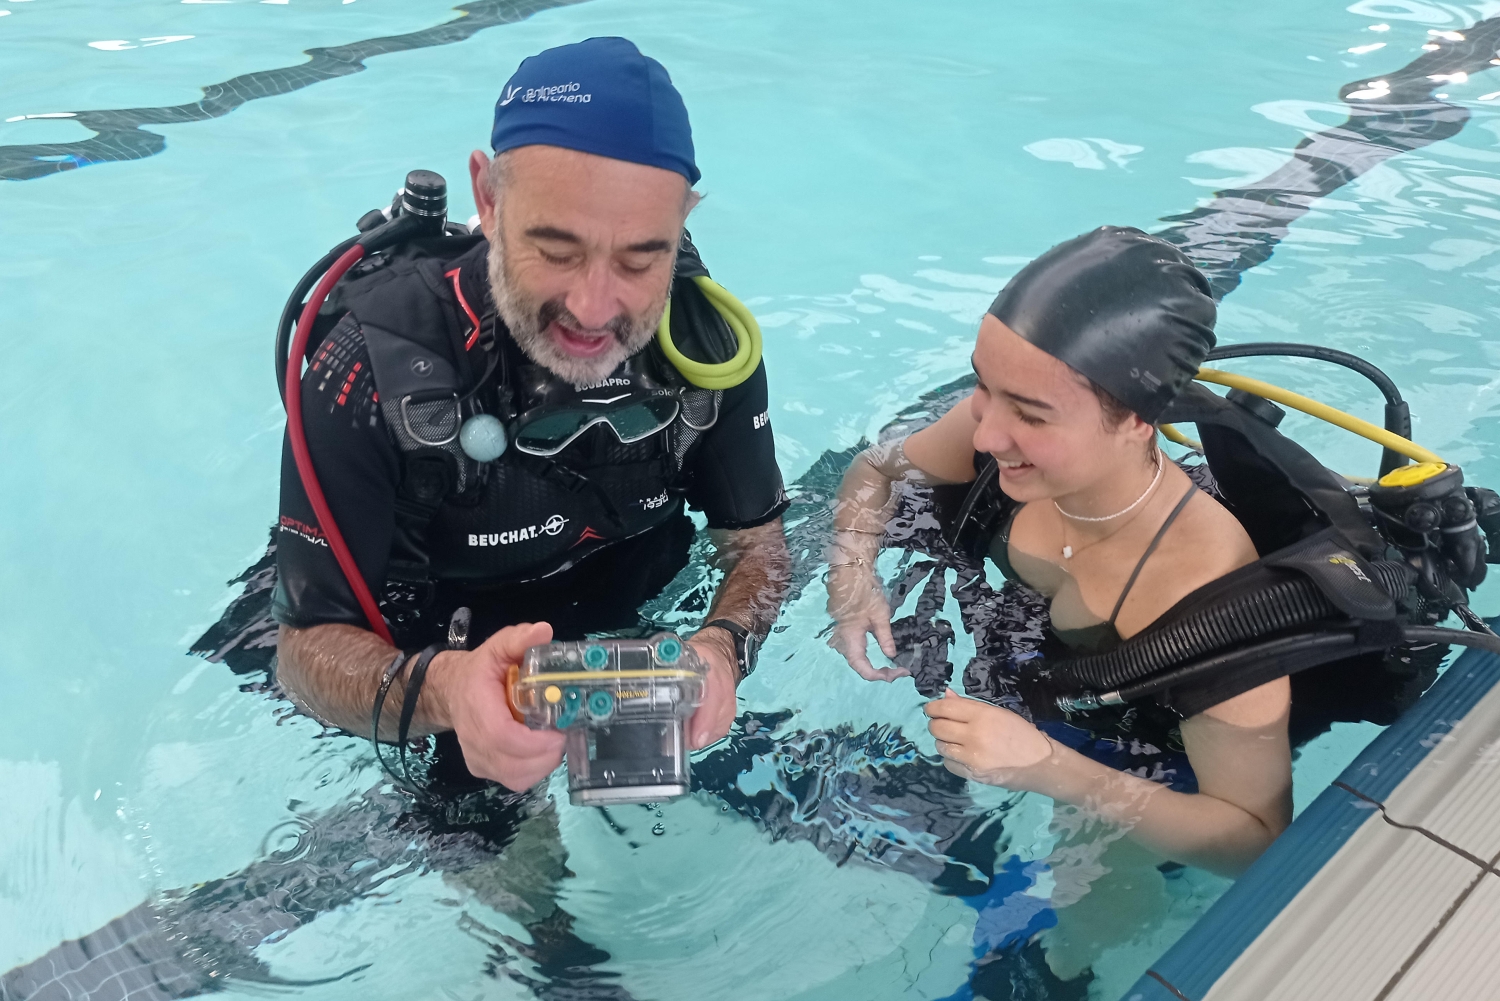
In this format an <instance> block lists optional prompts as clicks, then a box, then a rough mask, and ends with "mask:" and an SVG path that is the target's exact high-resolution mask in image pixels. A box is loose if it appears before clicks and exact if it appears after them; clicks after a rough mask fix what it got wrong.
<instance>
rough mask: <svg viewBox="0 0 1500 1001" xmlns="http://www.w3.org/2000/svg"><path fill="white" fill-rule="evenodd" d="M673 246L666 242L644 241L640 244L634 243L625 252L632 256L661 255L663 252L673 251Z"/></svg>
mask: <svg viewBox="0 0 1500 1001" xmlns="http://www.w3.org/2000/svg"><path fill="white" fill-rule="evenodd" d="M671 249H672V244H671V243H669V242H667V241H666V240H644V241H642V242H640V243H632V244H631V245H630V246H628V247H626V248H625V250H626V251H627V252H628V253H632V254H659V253H661V252H662V251H663V250H671Z"/></svg>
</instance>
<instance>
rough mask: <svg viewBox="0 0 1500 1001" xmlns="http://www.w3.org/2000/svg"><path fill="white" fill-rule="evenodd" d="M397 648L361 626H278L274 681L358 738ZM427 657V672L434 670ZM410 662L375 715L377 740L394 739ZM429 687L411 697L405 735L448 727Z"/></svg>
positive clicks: (308, 709) (364, 730)
mask: <svg viewBox="0 0 1500 1001" xmlns="http://www.w3.org/2000/svg"><path fill="white" fill-rule="evenodd" d="M396 654H397V650H396V648H395V647H393V646H391V645H390V644H388V643H386V642H385V641H384V640H382V639H380V638H379V637H378V636H376V635H375V634H373V633H371V632H370V631H369V630H367V629H360V628H358V627H356V626H349V625H341V624H332V623H330V624H328V625H321V626H312V627H310V628H307V629H294V628H292V627H291V626H282V627H281V632H280V635H279V638H278V641H277V649H276V680H277V681H278V682H279V683H280V685H281V687H282V688H284V689H285V690H286V692H287V694H288V695H290V696H291V698H292V700H293V701H294V702H296V703H297V705H298V706H299V707H300V708H302V709H303V710H304V711H305V712H307V713H309V714H310V715H312V716H313V717H314V718H316V719H318V720H320V721H321V722H323V723H324V724H326V725H328V726H333V727H338V728H339V729H341V730H347V731H349V732H350V733H354V734H358V735H360V736H362V737H368V736H370V716H371V711H372V709H373V708H374V705H375V693H376V691H377V690H378V689H379V687H380V679H381V677H382V676H383V675H384V674H385V671H386V669H387V668H388V667H389V666H390V664H391V661H392V660H394V659H395V657H396ZM448 656H450V655H449V654H447V653H440V654H438V656H437V657H435V658H433V663H432V665H431V666H430V667H429V669H428V673H429V676H431V675H432V674H433V673H435V672H436V671H438V670H440V666H439V664H438V661H439V660H441V659H443V658H446V657H448ZM410 667H411V665H410V664H403V665H402V666H401V669H400V672H399V673H398V674H397V675H396V677H395V679H394V680H393V681H392V682H391V689H390V693H389V694H388V695H387V696H386V702H385V706H384V708H383V710H382V712H381V714H380V739H381V740H395V739H396V731H397V725H398V722H399V720H400V716H401V702H402V697H403V695H404V694H405V690H406V680H407V672H408V671H409V670H410ZM451 726H452V725H451V723H450V722H449V721H448V720H447V718H446V713H445V712H444V710H443V707H442V706H441V704H440V700H439V699H438V698H437V697H436V694H435V688H434V687H433V686H424V687H423V689H422V693H421V695H420V697H419V698H418V699H417V709H416V714H415V716H414V717H413V719H412V725H411V729H410V733H411V736H414V737H419V736H422V735H424V734H428V733H438V732H441V731H443V730H447V729H451Z"/></svg>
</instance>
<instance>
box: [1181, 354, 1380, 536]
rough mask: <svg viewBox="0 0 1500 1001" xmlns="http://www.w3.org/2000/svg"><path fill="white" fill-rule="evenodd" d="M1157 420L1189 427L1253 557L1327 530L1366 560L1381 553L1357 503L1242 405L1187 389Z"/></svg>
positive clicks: (1195, 386) (1197, 388)
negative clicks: (1332, 530)
mask: <svg viewBox="0 0 1500 1001" xmlns="http://www.w3.org/2000/svg"><path fill="white" fill-rule="evenodd" d="M1161 419H1162V421H1163V422H1165V423H1172V424H1177V423H1181V424H1196V425H1198V435H1199V437H1200V438H1202V440H1203V450H1204V458H1206V459H1207V460H1208V468H1209V470H1210V471H1211V472H1212V473H1213V475H1214V479H1215V480H1216V481H1217V482H1218V485H1219V490H1220V492H1221V493H1222V494H1223V497H1224V502H1225V506H1226V507H1228V508H1229V510H1230V512H1231V513H1233V514H1234V516H1235V517H1236V518H1238V519H1239V521H1240V524H1242V525H1244V527H1245V531H1246V532H1247V533H1248V534H1249V536H1250V541H1252V542H1253V543H1255V548H1256V551H1257V552H1260V553H1262V554H1266V553H1273V552H1276V551H1277V550H1279V549H1284V548H1286V547H1287V546H1290V545H1292V544H1293V543H1294V542H1298V541H1300V540H1302V539H1304V538H1306V537H1308V536H1310V535H1313V534H1314V533H1316V532H1317V531H1319V530H1320V529H1322V528H1323V527H1325V526H1329V525H1331V526H1333V527H1334V528H1337V529H1338V530H1339V532H1340V533H1341V534H1342V535H1343V536H1344V538H1346V539H1348V540H1349V541H1350V543H1352V544H1353V545H1354V546H1355V547H1356V548H1357V549H1358V550H1359V551H1360V553H1361V554H1362V555H1363V556H1365V557H1366V558H1377V557H1379V556H1380V555H1381V554H1382V553H1383V552H1384V549H1385V544H1384V542H1382V541H1381V538H1380V535H1379V533H1377V532H1376V531H1375V529H1374V528H1373V527H1371V525H1370V523H1369V520H1368V519H1366V518H1365V516H1364V515H1363V514H1362V513H1361V512H1360V510H1359V504H1358V502H1356V501H1355V499H1354V498H1353V497H1351V496H1350V495H1349V493H1348V491H1346V490H1345V489H1344V487H1343V484H1342V483H1341V482H1340V481H1339V479H1338V477H1336V476H1335V475H1334V474H1333V473H1332V472H1331V471H1330V470H1329V469H1328V468H1327V467H1326V466H1324V465H1323V464H1322V463H1321V462H1319V461H1318V460H1317V459H1315V458H1314V457H1313V456H1312V454H1311V453H1309V452H1308V451H1307V450H1306V449H1304V448H1303V447H1302V446H1301V445H1298V444H1297V443H1296V442H1295V441H1292V439H1290V438H1288V437H1287V436H1286V435H1284V434H1282V433H1281V432H1280V431H1278V430H1276V429H1275V428H1274V427H1272V426H1271V425H1270V424H1267V423H1266V422H1265V421H1264V420H1262V419H1261V418H1259V417H1257V416H1256V415H1255V414H1253V413H1251V412H1250V411H1249V410H1247V409H1245V408H1244V407H1241V406H1238V405H1236V404H1234V403H1231V402H1230V401H1228V400H1226V399H1224V398H1223V397H1222V396H1219V395H1218V394H1216V393H1213V392H1210V391H1209V390H1207V389H1205V388H1204V387H1202V386H1200V385H1198V384H1197V383H1191V384H1189V385H1188V386H1187V387H1186V388H1184V390H1183V391H1182V392H1181V393H1180V394H1179V395H1178V397H1177V399H1175V400H1173V401H1172V404H1171V406H1169V407H1168V408H1167V411H1166V413H1164V414H1162V417H1161Z"/></svg>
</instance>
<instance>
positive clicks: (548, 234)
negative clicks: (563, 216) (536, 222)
mask: <svg viewBox="0 0 1500 1001" xmlns="http://www.w3.org/2000/svg"><path fill="white" fill-rule="evenodd" d="M526 235H527V236H529V237H531V238H532V239H533V240H559V241H561V242H563V243H582V242H583V241H582V240H580V239H579V238H578V234H576V233H569V232H568V231H567V230H565V229H558V228H557V227H556V226H533V227H531V228H530V229H528V230H527V231H526Z"/></svg>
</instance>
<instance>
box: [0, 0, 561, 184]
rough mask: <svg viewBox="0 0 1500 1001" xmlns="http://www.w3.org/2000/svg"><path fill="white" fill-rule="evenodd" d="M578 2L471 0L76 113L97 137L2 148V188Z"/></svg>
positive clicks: (160, 145) (152, 150)
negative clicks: (158, 99)
mask: <svg viewBox="0 0 1500 1001" xmlns="http://www.w3.org/2000/svg"><path fill="white" fill-rule="evenodd" d="M184 2H185V0H184ZM345 2H346V3H347V2H348V0H345ZM582 2H584V0H474V2H472V3H463V4H459V5H458V6H456V7H454V8H453V9H454V10H456V11H459V12H460V14H459V16H458V17H456V18H454V19H453V20H451V21H445V22H444V23H442V24H439V25H434V26H433V27H431V28H423V29H422V30H421V31H413V32H408V33H407V34H405V35H383V36H381V37H379V38H366V39H364V40H362V41H358V42H350V43H349V44H347V45H336V46H333V47H331V48H317V49H308V50H306V54H307V55H308V56H310V57H311V58H310V59H309V60H308V61H307V62H305V63H300V64H298V65H296V66H281V67H277V68H276V69H269V70H260V71H258V72H255V73H246V74H245V75H243V76H237V77H235V78H234V79H232V80H226V81H224V82H223V83H215V84H210V85H209V86H207V87H204V88H203V97H202V98H200V99H199V100H197V101H193V102H191V103H189V104H177V105H172V106H171V107H162V108H121V109H116V110H111V111H78V112H74V113H73V115H72V119H71V120H72V121H75V122H77V123H78V124H79V125H82V126H83V127H84V128H87V129H92V130H93V131H94V132H95V133H97V134H96V135H94V136H93V137H92V138H89V139H83V140H80V141H78V142H67V143H31V144H13V145H9V146H6V145H0V180H7V181H30V180H34V179H36V178H38V177H47V176H48V175H51V174H56V173H60V172H61V171H65V170H76V169H78V168H79V167H87V166H91V165H93V164H96V163H110V162H118V161H122V160H143V159H145V158H146V157H148V156H155V155H156V154H158V153H160V152H161V151H162V150H164V149H166V148H167V140H166V138H165V137H164V136H161V135H158V134H157V133H155V132H147V131H146V130H145V129H143V128H142V127H141V126H143V125H183V124H185V123H188V122H206V121H209V120H210V119H214V118H219V117H221V116H223V115H227V114H229V113H230V112H231V111H233V110H234V109H236V108H238V107H239V106H240V105H242V104H244V103H246V102H247V101H255V100H258V99H260V98H263V97H280V96H281V95H283V94H290V93H292V92H293V91H296V90H301V89H302V88H303V87H310V86H312V85H313V84H315V83H322V82H323V81H324V80H333V79H335V78H337V77H341V76H348V75H350V74H351V73H360V72H362V71H363V70H364V69H365V62H364V61H365V60H366V59H369V58H370V57H371V56H383V55H386V54H388V53H392V52H409V51H411V50H412V49H426V48H431V47H432V46H434V45H452V44H453V43H454V42H462V41H465V40H466V39H469V38H471V37H473V36H474V35H476V34H478V33H479V32H481V31H483V30H484V29H485V28H493V27H496V26H497V25H502V24H515V23H516V22H517V21H524V20H526V19H527V18H528V17H530V16H531V15H533V14H535V13H537V12H539V11H543V10H549V9H551V8H553V7H567V6H570V5H572V4H576V3H582Z"/></svg>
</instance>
